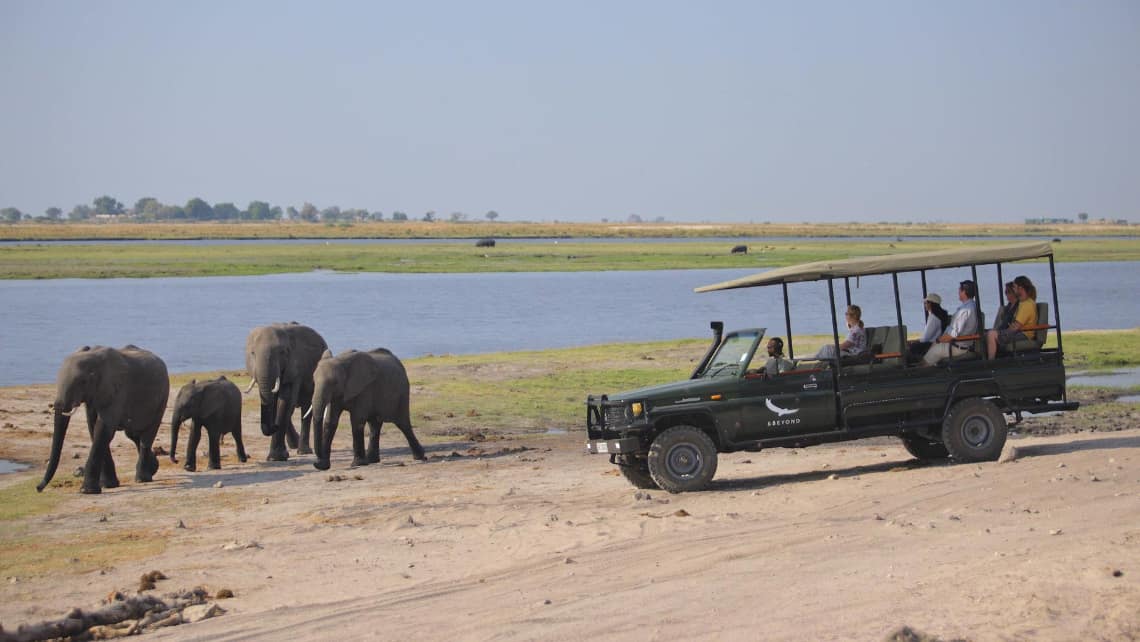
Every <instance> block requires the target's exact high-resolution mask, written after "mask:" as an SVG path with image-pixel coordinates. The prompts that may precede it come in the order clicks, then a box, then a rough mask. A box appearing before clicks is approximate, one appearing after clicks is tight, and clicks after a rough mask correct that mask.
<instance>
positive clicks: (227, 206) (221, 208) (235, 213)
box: [214, 203, 241, 221]
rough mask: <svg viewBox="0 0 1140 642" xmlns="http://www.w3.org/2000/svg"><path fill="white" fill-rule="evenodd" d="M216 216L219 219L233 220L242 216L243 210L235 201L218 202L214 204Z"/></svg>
mask: <svg viewBox="0 0 1140 642" xmlns="http://www.w3.org/2000/svg"><path fill="white" fill-rule="evenodd" d="M214 218H216V219H218V220H219V221H232V220H235V219H239V218H241V210H239V209H238V208H237V206H236V205H234V204H233V203H218V204H217V205H215V206H214Z"/></svg>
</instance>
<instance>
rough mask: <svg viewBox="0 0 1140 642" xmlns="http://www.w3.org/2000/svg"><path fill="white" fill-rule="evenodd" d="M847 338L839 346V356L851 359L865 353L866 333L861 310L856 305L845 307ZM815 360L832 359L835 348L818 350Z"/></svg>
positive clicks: (830, 345)
mask: <svg viewBox="0 0 1140 642" xmlns="http://www.w3.org/2000/svg"><path fill="white" fill-rule="evenodd" d="M844 316H845V317H846V319H847V338H846V339H844V340H843V343H840V344H839V354H840V355H842V356H844V357H853V356H855V355H860V354H863V353H864V352H866V351H867V331H866V330H864V329H863V310H862V308H860V307H859V306H857V305H849V306H847V313H846V314H845V315H844ZM815 358H816V359H834V358H835V346H834V345H833V344H830V343H829V344H827V345H825V346H823V347H822V348H820V349H819V352H817V353H816V355H815Z"/></svg>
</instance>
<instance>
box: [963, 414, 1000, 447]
mask: <svg viewBox="0 0 1140 642" xmlns="http://www.w3.org/2000/svg"><path fill="white" fill-rule="evenodd" d="M993 434H994V426H993V424H992V423H990V420H989V419H987V418H986V417H983V416H981V415H974V416H972V417H967V418H966V422H965V424H964V425H963V426H962V438H963V439H964V440H965V441H966V443H967V444H969V445H970V447H972V448H981V447H982V446H985V445H986V444H987V443H989V441H990V439H991V438H992V437H993Z"/></svg>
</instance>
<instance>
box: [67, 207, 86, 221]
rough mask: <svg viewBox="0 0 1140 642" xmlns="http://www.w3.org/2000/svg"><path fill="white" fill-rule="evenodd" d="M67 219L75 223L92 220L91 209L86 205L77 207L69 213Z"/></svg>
mask: <svg viewBox="0 0 1140 642" xmlns="http://www.w3.org/2000/svg"><path fill="white" fill-rule="evenodd" d="M67 218H69V219H71V220H73V221H86V220H87V219H89V218H91V208H90V207H87V206H86V205H76V206H75V207H73V208H71V211H70V212H68V214H67Z"/></svg>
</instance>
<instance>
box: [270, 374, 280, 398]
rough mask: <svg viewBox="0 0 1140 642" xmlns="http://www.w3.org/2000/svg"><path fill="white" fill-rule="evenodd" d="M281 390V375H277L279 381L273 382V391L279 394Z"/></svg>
mask: <svg viewBox="0 0 1140 642" xmlns="http://www.w3.org/2000/svg"><path fill="white" fill-rule="evenodd" d="M279 390H281V377H277V381H276V383H274V384H273V390H272V391H271V392H272V393H273V394H277V391H279Z"/></svg>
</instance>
